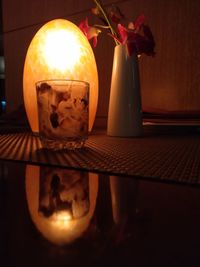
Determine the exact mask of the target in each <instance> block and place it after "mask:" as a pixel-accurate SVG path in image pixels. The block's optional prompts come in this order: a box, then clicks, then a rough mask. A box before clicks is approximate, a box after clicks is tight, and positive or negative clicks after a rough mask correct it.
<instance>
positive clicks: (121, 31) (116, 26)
mask: <svg viewBox="0 0 200 267" xmlns="http://www.w3.org/2000/svg"><path fill="white" fill-rule="evenodd" d="M93 1H94V2H95V4H96V6H95V7H94V8H92V10H91V11H92V13H93V14H94V15H96V16H97V17H98V18H99V19H100V20H101V22H102V23H103V24H100V25H94V26H90V25H89V23H88V18H87V17H86V18H85V20H84V21H82V22H81V23H80V25H79V28H80V29H81V30H82V31H83V33H84V34H85V35H86V37H87V38H88V40H92V39H93V46H94V47H96V45H97V37H98V35H99V34H100V33H101V32H102V30H106V29H107V30H108V31H109V32H108V34H109V35H110V36H111V37H113V39H114V41H115V44H116V45H119V44H124V45H126V48H127V52H128V55H129V56H131V55H132V54H133V53H136V54H137V55H138V56H139V55H141V54H146V55H148V56H154V55H155V51H154V49H155V41H154V37H153V34H152V32H151V30H150V28H149V26H148V25H146V24H145V16H144V15H140V16H139V17H138V18H137V19H136V20H135V21H134V22H130V23H129V24H128V27H125V26H123V25H122V24H121V21H122V20H124V18H125V16H124V15H123V14H122V12H121V11H120V9H119V8H118V7H117V6H112V8H111V9H110V10H108V11H107V10H106V9H105V8H104V6H103V5H102V3H101V1H100V0H93Z"/></svg>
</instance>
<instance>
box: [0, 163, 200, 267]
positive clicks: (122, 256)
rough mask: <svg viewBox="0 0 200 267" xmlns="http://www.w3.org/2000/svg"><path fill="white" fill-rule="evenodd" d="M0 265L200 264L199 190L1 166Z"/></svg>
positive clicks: (21, 165)
mask: <svg viewBox="0 0 200 267" xmlns="http://www.w3.org/2000/svg"><path fill="white" fill-rule="evenodd" d="M0 226H1V227H0V244H1V250H0V266H6V267H7V266H8V267H10V266H34V267H36V266H43V267H44V266H59V267H63V266H142V267H143V266H145V267H146V266H147V267H148V266H162V267H163V266H167V267H168V266H192V267H193V266H200V256H199V249H200V188H199V186H198V185H197V186H194V185H193V186H189V185H183V184H181V183H176V184H174V183H167V182H161V181H155V180H154V181H149V180H145V179H142V180H140V179H134V178H131V177H125V176H124V177H122V176H109V175H106V174H95V173H92V172H90V173H89V172H86V171H78V170H72V169H65V168H55V167H48V166H40V167H39V166H36V165H35V166H33V165H25V164H24V163H20V162H9V161H3V160H1V161H0Z"/></svg>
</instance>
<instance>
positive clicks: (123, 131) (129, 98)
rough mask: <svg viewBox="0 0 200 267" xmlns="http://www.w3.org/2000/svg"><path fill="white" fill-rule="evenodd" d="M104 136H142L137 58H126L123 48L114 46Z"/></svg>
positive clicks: (134, 56)
mask: <svg viewBox="0 0 200 267" xmlns="http://www.w3.org/2000/svg"><path fill="white" fill-rule="evenodd" d="M107 134H108V135H109V136H119V137H134V136H141V135H142V108H141V94H140V75H139V66H138V58H137V55H136V54H135V53H134V54H133V55H131V56H129V55H128V54H127V51H126V46H125V45H118V46H116V47H115V51H114V59H113V70H112V79H111V88H110V101H109V110H108V124H107Z"/></svg>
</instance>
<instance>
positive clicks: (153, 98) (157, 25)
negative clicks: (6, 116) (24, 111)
mask: <svg viewBox="0 0 200 267" xmlns="http://www.w3.org/2000/svg"><path fill="white" fill-rule="evenodd" d="M103 2H104V3H106V4H110V3H112V2H117V3H118V4H119V6H120V8H121V10H122V12H123V13H124V14H125V15H126V16H127V18H128V20H133V19H134V18H136V17H137V16H138V15H139V14H145V16H146V18H147V23H148V24H150V26H151V29H152V31H153V33H154V36H155V40H156V56H155V57H154V58H152V57H147V56H143V57H141V58H140V69H141V89H142V102H143V108H144V109H152V108H153V109H164V110H169V111H172V110H186V111H188V110H189V111H190V110H200V63H199V62H200V36H199V21H200V1H199V0H159V1H157V0H140V1H136V0H129V1H111V0H107V1H103ZM92 6H93V1H89V0H84V1H81V0H73V1H71V0H68V1H64V0H48V1H47V0H40V1H39V0H35V1H31V2H30V1H25V0H19V1H12V0H3V18H4V21H3V22H4V40H5V60H6V94H7V101H8V112H9V111H11V110H13V109H16V107H17V106H18V105H19V104H20V103H22V71H23V63H24V58H25V54H26V50H27V47H28V44H29V43H30V41H31V39H32V37H33V35H34V33H35V32H36V31H37V30H38V29H39V27H40V26H41V25H42V23H43V22H45V21H47V20H49V19H53V18H56V17H65V18H67V19H70V20H72V21H73V22H75V23H77V24H78V23H79V22H80V21H81V20H82V19H83V18H84V17H85V16H86V15H89V9H90V8H91V7H92ZM16 10H17V11H18V12H16ZM90 17H91V16H90ZM113 50H114V42H113V40H112V39H111V38H110V37H109V36H105V35H104V36H100V37H99V40H98V46H97V47H96V48H95V49H94V53H95V56H96V60H97V65H98V69H99V83H100V92H99V105H98V112H97V118H98V121H99V122H100V124H103V125H104V126H105V125H106V124H105V123H106V116H107V111H108V101H109V88H110V79H111V70H112V59H113ZM97 124H98V123H97Z"/></svg>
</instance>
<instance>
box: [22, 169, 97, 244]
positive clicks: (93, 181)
mask: <svg viewBox="0 0 200 267" xmlns="http://www.w3.org/2000/svg"><path fill="white" fill-rule="evenodd" d="M40 168H42V166H41V167H39V166H31V165H27V166H26V179H25V188H26V199H27V204H28V209H29V212H30V216H31V219H32V221H33V223H34V225H35V226H36V228H37V230H38V231H39V232H40V233H41V234H42V236H44V237H45V238H46V239H47V240H48V241H49V242H51V243H53V244H55V245H60V246H63V245H66V244H71V243H73V242H74V241H76V240H77V239H79V238H81V236H82V235H83V233H84V232H85V231H87V229H88V227H89V225H90V223H91V220H92V217H93V215H94V211H95V208H96V199H97V194H98V175H97V174H93V173H89V174H88V177H89V203H90V205H89V210H88V212H87V213H86V214H85V215H84V216H82V217H80V218H78V219H75V220H70V218H69V215H68V214H67V213H64V212H62V213H61V212H58V213H55V214H54V215H53V216H46V217H45V216H42V215H41V213H40V212H39V202H40V195H41V194H40V193H41V191H40V189H41V183H40V182H41V180H40ZM67 171H68V170H65V169H63V172H64V176H66V177H67ZM43 178H44V177H43ZM45 185H46V184H45ZM69 191H70V190H69ZM70 194H71V193H70ZM43 201H45V202H48V201H47V198H44V199H43ZM80 207H81V206H80ZM55 215H57V216H55Z"/></svg>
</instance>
